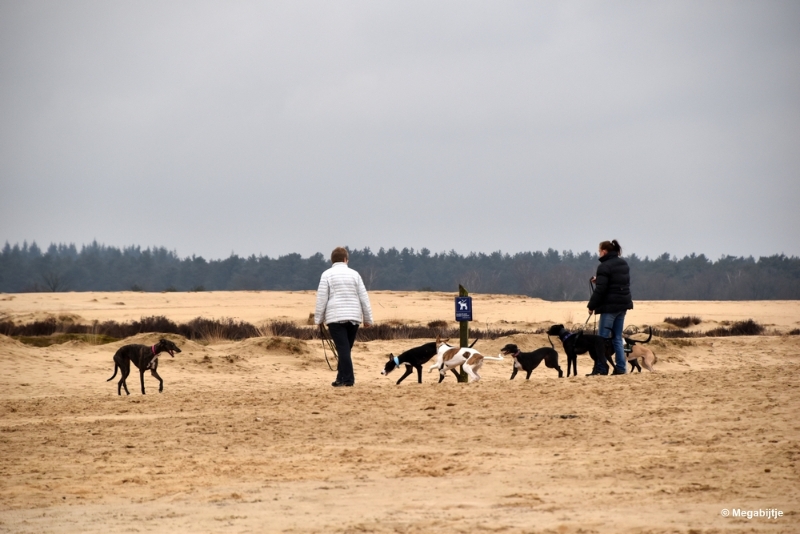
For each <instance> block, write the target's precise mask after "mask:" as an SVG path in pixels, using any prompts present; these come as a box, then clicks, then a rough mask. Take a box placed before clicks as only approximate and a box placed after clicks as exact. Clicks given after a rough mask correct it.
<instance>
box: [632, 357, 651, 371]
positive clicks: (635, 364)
mask: <svg viewBox="0 0 800 534" xmlns="http://www.w3.org/2000/svg"><path fill="white" fill-rule="evenodd" d="M628 363H629V364H631V373H632V372H634V371H635V370H636V369H638V370H639V372H640V373H641V372H642V366H641V365H639V360H638V358H634V359H632V360H629V361H628ZM645 365H647V364H646V363H645Z"/></svg>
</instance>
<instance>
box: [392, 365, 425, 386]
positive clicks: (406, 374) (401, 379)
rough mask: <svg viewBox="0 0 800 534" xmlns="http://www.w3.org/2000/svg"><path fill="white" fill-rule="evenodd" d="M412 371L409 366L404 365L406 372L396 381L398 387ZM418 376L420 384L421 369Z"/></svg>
mask: <svg viewBox="0 0 800 534" xmlns="http://www.w3.org/2000/svg"><path fill="white" fill-rule="evenodd" d="M413 371H414V368H413V367H411V366H410V365H406V372H405V373H403V376H401V377H400V379H399V380H398V381H397V385H400V382H402V381H403V380H405V379H406V377H407V376H408V375H410V374H411V373H412V372H413ZM419 376H420V382H421V381H422V369H420V375H419Z"/></svg>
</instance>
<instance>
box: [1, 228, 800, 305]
mask: <svg viewBox="0 0 800 534" xmlns="http://www.w3.org/2000/svg"><path fill="white" fill-rule="evenodd" d="M626 259H627V261H628V263H629V264H630V267H631V277H632V283H631V291H632V293H633V297H634V300H636V299H639V300H774V299H800V258H797V257H793V256H792V257H787V256H785V255H782V254H781V255H775V256H769V257H761V258H759V259H757V260H756V259H754V258H752V257H749V258H742V257H733V256H726V257H723V258H721V259H719V260H717V261H711V260H709V259H708V258H706V257H705V256H704V255H702V254H700V255H695V254H692V255H690V256H686V257H684V258H681V259H678V258H675V257H671V256H670V255H669V254H663V255H661V256H658V257H656V258H653V259H650V258H647V257H645V258H639V257H638V256H636V255H635V254H632V255H630V256H626ZM329 265H330V263H329V261H328V259H327V257H326V256H323V255H322V254H314V255H313V256H310V257H308V258H303V257H301V256H300V255H299V254H287V255H285V256H280V257H278V258H270V257H268V256H249V257H240V256H237V255H231V256H230V257H229V258H226V259H222V260H206V259H204V258H202V257H199V256H191V257H187V258H179V257H178V255H177V254H176V253H175V252H170V251H168V250H166V249H165V248H163V247H162V248H153V249H150V248H147V249H144V250H143V249H141V247H138V246H134V247H127V248H123V249H118V248H115V247H109V246H105V245H100V244H98V243H97V242H93V243H91V244H90V245H84V246H82V247H81V248H80V249H78V248H77V247H75V245H55V244H53V245H50V246H49V247H48V248H47V250H45V251H43V250H42V249H40V248H39V247H38V246H37V245H36V243H33V244H31V245H28V244H27V242H26V243H23V245H22V246H19V245H14V246H11V245H9V244H8V243H6V244H5V246H4V247H3V249H2V251H1V252H0V291H2V292H5V293H18V292H31V291H127V290H134V291H219V290H226V291H231V290H233V291H236V290H306V289H316V287H317V284H318V282H319V275H320V273H321V272H322V271H323V270H325V269H326V268H328V267H329ZM597 265H598V261H597V255H596V254H591V253H589V252H582V253H578V254H575V253H573V252H571V251H566V252H561V253H559V252H558V251H556V250H552V249H550V250H548V251H547V252H521V253H517V254H513V255H512V254H503V253H501V252H494V253H491V254H482V253H471V254H468V255H461V254H458V253H456V252H455V251H451V252H442V253H431V251H430V250H428V249H425V248H423V249H421V250H414V249H408V248H404V249H403V250H397V249H395V248H391V249H388V250H385V249H383V248H381V249H380V250H379V251H378V252H377V253H375V252H373V251H372V250H370V249H369V248H364V249H362V250H358V249H354V250H350V266H351V267H353V268H354V269H356V270H357V271H359V272H360V273H361V276H362V278H363V279H364V282H365V284H366V285H367V288H368V289H371V290H379V289H389V290H410V291H420V290H421V291H456V290H457V288H458V284H461V285H463V286H464V287H466V288H467V289H468V290H469V291H470V292H472V293H501V294H515V295H528V296H531V297H538V298H542V299H546V300H586V299H588V297H589V292H590V286H589V278H590V277H591V276H592V275H593V274H594V273H595V271H596V269H597Z"/></svg>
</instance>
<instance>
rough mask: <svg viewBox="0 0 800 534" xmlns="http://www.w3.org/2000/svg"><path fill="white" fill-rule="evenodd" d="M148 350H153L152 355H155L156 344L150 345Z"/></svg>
mask: <svg viewBox="0 0 800 534" xmlns="http://www.w3.org/2000/svg"><path fill="white" fill-rule="evenodd" d="M150 350H152V351H153V356H155V355H156V346H155V345H153V346H152V347H150Z"/></svg>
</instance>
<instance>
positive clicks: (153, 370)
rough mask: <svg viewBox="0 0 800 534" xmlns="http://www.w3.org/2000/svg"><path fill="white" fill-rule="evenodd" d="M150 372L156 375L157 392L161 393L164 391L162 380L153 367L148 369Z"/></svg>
mask: <svg viewBox="0 0 800 534" xmlns="http://www.w3.org/2000/svg"><path fill="white" fill-rule="evenodd" d="M150 374H151V375H153V376H154V377H156V379H157V380H158V392H159V393H161V392H162V391H164V381H163V380H161V377H160V376H159V375H158V373H157V372H156V370H155V369H150ZM143 391H144V390H143Z"/></svg>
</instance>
